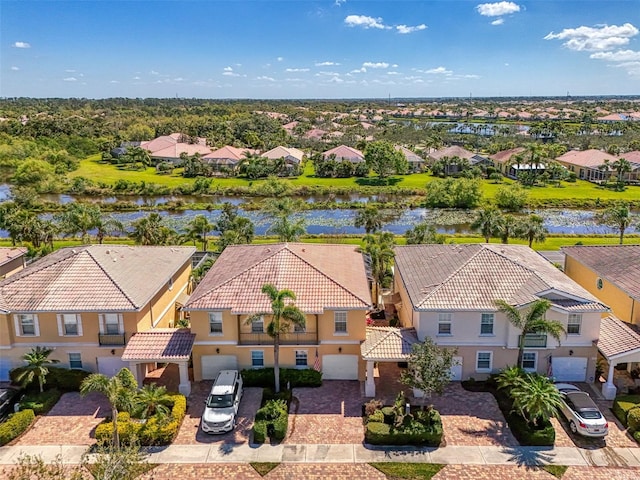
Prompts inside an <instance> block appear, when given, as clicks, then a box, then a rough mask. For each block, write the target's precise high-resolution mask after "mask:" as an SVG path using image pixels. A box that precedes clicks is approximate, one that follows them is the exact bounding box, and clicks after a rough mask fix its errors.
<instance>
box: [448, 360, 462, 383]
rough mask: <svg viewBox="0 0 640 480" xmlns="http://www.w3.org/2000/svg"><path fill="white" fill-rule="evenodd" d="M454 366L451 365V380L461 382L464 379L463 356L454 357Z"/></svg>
mask: <svg viewBox="0 0 640 480" xmlns="http://www.w3.org/2000/svg"><path fill="white" fill-rule="evenodd" d="M453 363H454V365H453V367H451V380H452V381H454V382H459V381H460V380H462V357H453Z"/></svg>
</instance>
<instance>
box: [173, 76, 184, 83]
mask: <svg viewBox="0 0 640 480" xmlns="http://www.w3.org/2000/svg"><path fill="white" fill-rule="evenodd" d="M173 81H174V82H183V81H184V78H182V77H176V78H174V79H173Z"/></svg>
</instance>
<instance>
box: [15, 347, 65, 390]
mask: <svg viewBox="0 0 640 480" xmlns="http://www.w3.org/2000/svg"><path fill="white" fill-rule="evenodd" d="M53 350H54V349H53V348H48V347H40V346H37V347H33V348H32V349H31V351H30V352H28V353H25V354H24V355H23V356H22V359H23V360H24V361H25V362H27V365H26V366H25V367H23V370H22V371H21V372H20V374H19V375H18V376H17V377H16V380H17V381H18V382H20V383H22V386H23V387H26V386H27V385H29V384H30V383H31V382H33V380H34V379H36V378H37V379H38V385H39V386H40V393H42V392H43V391H44V384H45V383H46V381H47V378H46V377H47V375H48V374H49V369H48V368H47V366H48V365H53V364H56V363H60V360H55V359H53V358H49V355H51V354H52V353H53Z"/></svg>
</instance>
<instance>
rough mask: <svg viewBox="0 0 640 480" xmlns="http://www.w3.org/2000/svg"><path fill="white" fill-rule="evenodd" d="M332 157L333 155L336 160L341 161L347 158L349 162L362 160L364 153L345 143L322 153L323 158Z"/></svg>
mask: <svg viewBox="0 0 640 480" xmlns="http://www.w3.org/2000/svg"><path fill="white" fill-rule="evenodd" d="M333 157H335V160H336V161H337V162H342V161H343V160H347V161H349V162H351V163H361V162H364V154H363V153H362V152H361V151H360V150H356V149H355V148H352V147H348V146H346V145H340V146H338V147H335V148H332V149H331V150H327V151H326V152H323V153H322V158H324V159H325V160H328V159H329V158H333Z"/></svg>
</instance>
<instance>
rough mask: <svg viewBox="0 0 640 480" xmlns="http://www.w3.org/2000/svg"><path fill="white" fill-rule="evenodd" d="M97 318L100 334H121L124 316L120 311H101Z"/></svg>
mask: <svg viewBox="0 0 640 480" xmlns="http://www.w3.org/2000/svg"><path fill="white" fill-rule="evenodd" d="M98 320H99V322H100V333H101V334H102V335H122V334H123V333H124V318H123V316H122V314H121V313H101V314H100V315H99V316H98Z"/></svg>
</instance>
